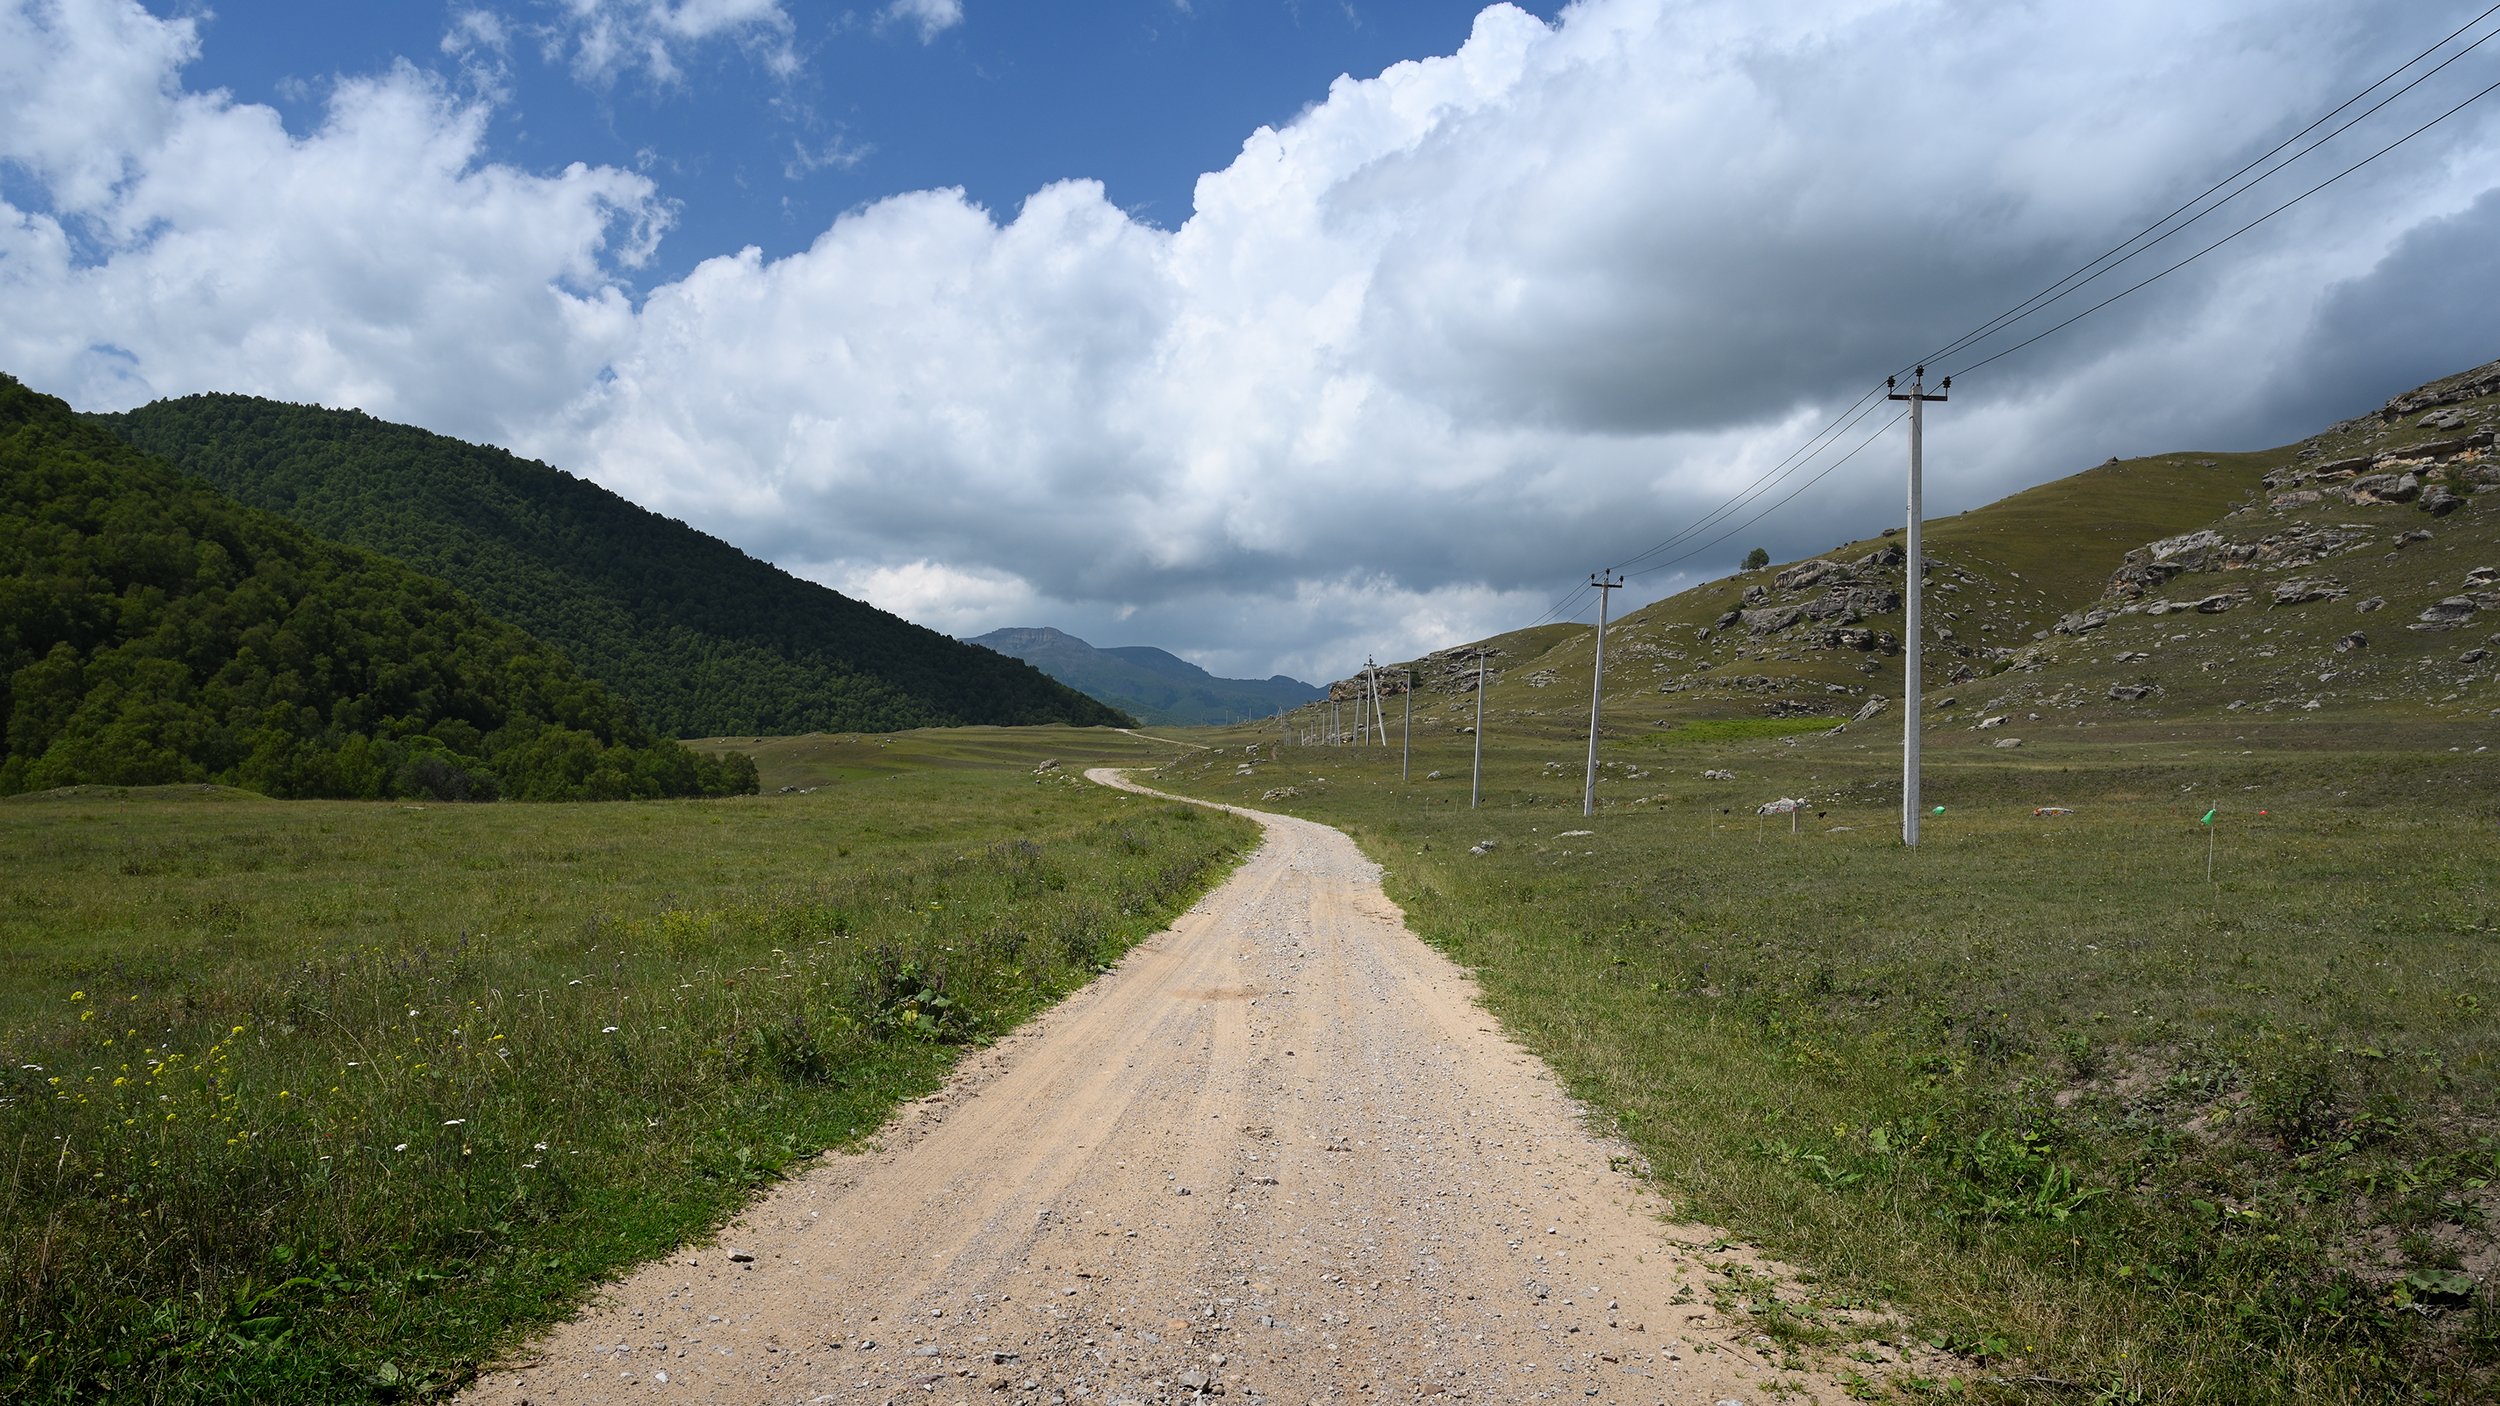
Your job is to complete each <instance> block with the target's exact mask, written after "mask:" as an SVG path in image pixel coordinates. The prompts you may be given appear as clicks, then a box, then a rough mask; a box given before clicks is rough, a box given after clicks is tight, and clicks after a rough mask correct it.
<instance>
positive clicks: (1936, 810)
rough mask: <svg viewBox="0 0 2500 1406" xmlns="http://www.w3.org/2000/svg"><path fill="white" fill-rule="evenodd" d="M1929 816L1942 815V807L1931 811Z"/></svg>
mask: <svg viewBox="0 0 2500 1406" xmlns="http://www.w3.org/2000/svg"><path fill="white" fill-rule="evenodd" d="M1930 814H1934V815H1942V814H1944V807H1943V806H1938V807H1936V808H1935V810H1933V811H1932V812H1930Z"/></svg>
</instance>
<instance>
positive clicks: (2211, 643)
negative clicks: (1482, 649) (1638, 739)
mask: <svg viewBox="0 0 2500 1406" xmlns="http://www.w3.org/2000/svg"><path fill="white" fill-rule="evenodd" d="M2495 428H2500V362H2495V363H2493V364H2491V365H2488V366H2484V367H2479V368H2477V369H2475V370H2473V371H2469V372H2466V373H2464V374H2462V375H2458V376H2453V377H2450V378H2448V379H2446V380H2442V381H2438V382H2434V383H2432V384H2431V385H2428V386H2424V387H2422V388H2421V389H2419V390H2416V391H2412V392H2408V393H2407V394H2405V395H2401V396H2398V397H2396V398H2394V399H2392V400H2390V401H2388V402H2387V403H2386V404H2385V405H2384V406H2383V407H2381V408H2380V409H2379V410H2377V411H2376V412H2373V413H2371V414H2367V415H2363V416H2360V417H2357V418H2355V419H2352V420H2347V421H2345V422H2343V423H2341V424H2337V425H2334V426H2332V427H2331V428H2329V429H2327V430H2326V431H2325V432H2324V433H2322V434H2319V435H2317V436H2315V437H2313V438H2311V439H2308V440H2305V441H2302V442H2300V443H2297V444H2292V445H2286V446H2284V447H2282V448H2279V449H2273V450H2262V451H2255V452H2246V453H2181V454H2165V455H2158V456H2153V457H2149V458H2144V459H2134V460H2124V461H2121V460H2112V461H2110V462H2108V463H2105V464H2102V465H2099V466H2097V467H2094V468H2091V469H2087V470H2085V471H2083V472H2081V473H2078V474H2075V475H2072V476H2070V477H2067V478H2063V479H2059V480H2056V481H2054V482H2051V483H2046V484H2043V485H2041V486H2039V487H2037V488H2033V489H2029V490H2027V491H2025V492H2022V493H2018V494H2015V495H2013V496H2011V497H2008V498H2005V499H2002V500H2000V501H1998V502H1995V503H1992V504H1989V505H1988V506H1986V507H1983V508H1976V509H1973V510H1971V511H1969V512H1966V513H1963V514H1960V515H1958V516H1955V517H1951V518H1944V519H1939V520H1936V521H1933V522H1930V523H1929V524H1928V525H1927V534H1926V536H1927V542H1926V548H1927V562H1926V571H1925V575H1924V578H1923V580H1924V582H1925V607H1926V620H1925V624H1926V630H1927V638H1926V640H1925V641H1924V644H1923V649H1924V657H1923V664H1924V672H1925V678H1926V680H1927V686H1928V693H1927V697H1926V700H1925V703H1926V706H1927V708H1928V709H1929V710H1930V712H1931V713H1932V714H1934V715H1936V716H1937V718H1938V720H1939V721H1941V722H1947V723H1951V722H1960V723H1962V724H1964V725H1967V726H1970V727H1973V728H1979V727H1981V726H1982V725H1983V724H1986V725H1987V726H1989V727H1990V728H2001V727H2004V726H2006V725H2007V723H2008V722H2016V723H2024V724H2028V725H2030V726H2033V727H2037V726H2040V725H2043V724H2058V725H2068V724H2080V725H2090V724H2093V723H2096V722H2099V721H2104V720H2112V719H2128V718H2133V719H2147V718H2154V717H2164V716H2177V715H2185V714H2206V715H2212V716H2228V715H2230V714H2233V713H2236V712H2243V711H2254V712H2258V713H2268V712H2273V713H2282V712H2300V713H2311V714H2315V713H2325V714H2329V715H2333V714H2337V713H2342V714H2349V715H2354V716H2366V715H2371V714H2376V713H2382V712H2384V713H2391V714H2401V715H2404V716H2407V717H2420V716H2445V717H2452V718H2453V717H2460V716H2482V715H2486V714H2488V713H2490V712H2491V711H2492V710H2494V709H2495V708H2500V687H2495V666H2496V665H2500V635H2495V634H2494V632H2495V631H2500V495H2493V494H2492V490H2493V489H2494V488H2500V456H2495V455H2494V454H2493V431H2494V429H2495ZM1898 531H1899V529H1897V528H1886V529H1883V530H1882V531H1880V532H1877V533H1876V534H1875V535H1873V536H1871V537H1867V538H1864V539H1861V540H1858V541H1855V542H1846V543H1841V544H1838V545H1836V546H1835V547H1834V548H1833V549H1832V550H1830V551H1828V552H1825V553H1823V554H1821V555H1819V556H1816V557H1812V558H1809V559H1806V560H1803V561H1797V562H1790V563H1786V564H1782V565H1776V566H1771V567H1766V568H1763V569H1761V570H1758V571H1751V572H1744V573H1740V574H1738V575H1735V576H1731V577H1726V578H1722V579H1720V580H1717V581H1713V582H1710V583H1707V584H1705V585H1702V586H1698V587H1695V588H1693V589H1691V590H1688V591H1685V592H1683V593H1682V594H1680V595H1677V596H1674V597H1671V598H1669V599H1667V600H1664V601H1660V602H1658V603H1656V604H1655V605H1652V606H1649V607H1647V608H1646V609H1643V610H1640V611H1637V612H1633V613H1631V614H1629V615H1627V616H1625V617H1623V618H1622V619H1620V620H1619V621H1617V622H1615V624H1614V625H1612V626H1611V627H1610V628H1609V630H1608V632H1607V639H1606V660H1607V663H1606V693H1607V710H1608V716H1609V717H1610V719H1615V720H1616V721H1615V722H1614V723H1613V724H1612V725H1613V726H1616V727H1622V728H1629V729H1650V728H1656V727H1659V726H1669V725H1674V724H1676V723H1678V722H1682V721H1688V720H1693V719H1707V718H1731V717H1782V716H1787V717H1797V718H1807V717H1817V718H1831V719H1833V720H1834V721H1835V722H1836V723H1837V722H1840V721H1842V720H1859V721H1863V720H1865V719H1869V718H1872V717H1874V716H1876V715H1879V714H1881V713H1883V712H1885V711H1887V710H1889V709H1891V708H1894V707H1897V706H1898V704H1899V692H1900V686H1901V664H1902V660H1901V652H1902V650H1903V648H1904V641H1903V639H1902V630H1903V619H1902V592H1903V591H1904V589H1905V588H1906V585H1907V575H1906V570H1907V562H1906V560H1905V553H1904V552H1903V550H1902V547H1901V543H1900V540H1899V537H1898V535H1897V534H1898ZM1592 635H1593V632H1592V631H1591V630H1590V629H1589V628H1588V627H1587V626H1585V625H1580V626H1549V627H1545V629H1544V630H1543V631H1523V632H1519V633H1517V634H1514V635H1510V636H1504V637H1501V640H1500V641H1499V642H1501V643H1504V644H1506V645H1507V646H1508V648H1507V649H1506V651H1505V657H1503V658H1500V659H1498V660H1497V661H1496V665H1495V668H1496V676H1495V677H1496V682H1495V684H1494V687H1493V694H1492V696H1493V705H1492V706H1493V708H1494V710H1495V711H1496V712H1497V713H1498V714H1500V715H1502V716H1503V717H1504V718H1505V719H1506V720H1507V721H1509V722H1510V723H1511V724H1512V725H1520V724H1524V725H1527V726H1529V727H1530V728H1532V729H1550V730H1553V731H1555V732H1558V733H1559V732H1566V731H1573V730H1576V729H1578V728H1579V727H1582V726H1585V723H1584V719H1585V718H1586V716H1587V708H1588V699H1587V696H1586V695H1587V690H1588V679H1589V673H1590V664H1591V659H1590V653H1591V640H1592ZM1487 643H1495V642H1494V641H1488V642H1487ZM1522 644H1529V645H1532V646H1533V648H1532V650H1530V651H1526V652H1523V651H1522V650H1520V648H1519V646H1520V645H1522ZM1475 647H1476V646H1474V645H1465V646H1459V647H1457V648H1454V649H1451V650H1445V651H1442V652H1440V653H1438V654H1435V655H1432V656H1429V657H1428V658H1426V659H1425V660H1422V661H1418V667H1419V670H1420V676H1421V678H1422V679H1423V680H1424V684H1425V687H1426V689H1427V691H1428V692H1429V691H1440V692H1445V693H1447V694H1449V695H1450V697H1449V699H1448V701H1447V702H1446V703H1445V704H1442V705H1439V706H1437V707H1430V708H1428V709H1427V713H1428V716H1426V714H1419V722H1420V724H1421V725H1426V726H1446V727H1458V726H1463V725H1464V724H1465V723H1466V722H1467V721H1469V720H1470V717H1469V710H1470V709H1471V708H1472V706H1473V699H1472V696H1471V694H1470V693H1469V690H1470V689H1471V688H1472V684H1473V676H1472V673H1469V672H1467V669H1468V667H1469V666H1468V665H1467V663H1466V661H1467V659H1468V658H1469V657H1470V651H1471V650H1473V649H1474V648H1475ZM1462 673H1465V674H1466V677H1465V678H1463V679H1462V678H1460V677H1459V675H1460V674H1462ZM1990 719H1997V720H1998V721H1996V722H1993V723H1991V722H1989V720H1990Z"/></svg>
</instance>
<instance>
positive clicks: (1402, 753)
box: [1398, 668, 1415, 784]
mask: <svg viewBox="0 0 2500 1406" xmlns="http://www.w3.org/2000/svg"><path fill="white" fill-rule="evenodd" d="M1398 672H1399V673H1401V674H1404V675H1405V676H1406V727H1405V728H1404V729H1403V730H1402V731H1400V732H1399V733H1398V781H1399V783H1400V784H1404V783H1405V782H1406V781H1407V780H1408V779H1409V778H1411V777H1412V776H1413V775H1414V773H1415V671H1414V670H1413V669H1411V668H1407V669H1400V670H1398Z"/></svg>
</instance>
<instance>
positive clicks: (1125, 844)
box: [0, 729, 1254, 1402]
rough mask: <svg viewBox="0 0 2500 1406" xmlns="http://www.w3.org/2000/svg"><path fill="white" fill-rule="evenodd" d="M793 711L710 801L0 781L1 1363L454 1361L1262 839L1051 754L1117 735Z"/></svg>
mask: <svg viewBox="0 0 2500 1406" xmlns="http://www.w3.org/2000/svg"><path fill="white" fill-rule="evenodd" d="M812 745H814V744H812V743H811V741H810V740H809V739H787V740H782V741H778V742H776V743H774V744H771V745H769V746H767V747H764V748H760V749H758V750H760V751H762V752H763V753H765V775H766V778H767V786H768V794H766V795H764V796H759V797H752V798H742V799H737V800H726V801H706V802H673V803H651V804H627V803H616V804H603V805H578V806H555V805H547V806H532V805H514V804H502V805H491V806H471V807H462V806H415V805H399V804H356V803H327V802H276V801H269V800H264V799H261V798H258V797H253V796H248V795H244V794H242V793H237V792H228V791H217V790H209V789H200V788H166V789H161V790H151V791H112V790H89V791H83V792H78V793H71V794H54V795H49V796H37V797H24V798H19V799H16V800H13V801H9V802H6V803H0V847H4V848H5V852H6V853H7V854H8V855H9V856H10V862H9V864H8V866H7V869H6V872H5V874H4V875H0V1158H5V1159H6V1166H7V1180H6V1184H5V1187H6V1189H5V1192H0V1399H6V1400H10V1401H81V1402H84V1401H94V1400H107V1399H112V1400H136V1401H158V1400H163V1401H254V1402H259V1401H288V1400H293V1401H308V1402H334V1401H348V1400H391V1399H399V1398H404V1397H412V1396H427V1395H432V1394H436V1393H439V1392H440V1391H442V1390H443V1389H445V1388H447V1387H449V1386H451V1385H453V1384H456V1383H457V1382H459V1381H460V1380H462V1379H464V1378H465V1376H466V1375H467V1374H468V1373H469V1372H470V1371H471V1370H473V1369H474V1368H475V1367H476V1366H477V1365H478V1364H479V1363H481V1362H483V1361H485V1360H488V1359H489V1358H490V1357H491V1356H492V1355H493V1354H494V1353H496V1352H497V1351H499V1350H502V1349H505V1348H508V1347H509V1346H511V1345H512V1344H514V1343H515V1342H516V1341H517V1340H518V1339H519V1338H520V1337H521V1336H523V1335H525V1334H527V1333H528V1332H529V1331H530V1330H532V1329H533V1328H535V1327H537V1326H539V1325H542V1324H544V1323H547V1322H549V1321H550V1320H552V1319H554V1318H556V1317H559V1316H561V1315H562V1314H563V1313H564V1312H565V1311H567V1309H568V1308H569V1307H570V1306H571V1305H572V1304H574V1303H576V1302H578V1301H579V1299H580V1297H581V1295H582V1294H583V1293H584V1292H585V1291H586V1289H587V1288H588V1287H589V1286H590V1285H592V1284H594V1283H595V1282H597V1281H598V1280H599V1279H600V1278H602V1277H603V1276H606V1275H609V1274H612V1273H614V1272H616V1271H618V1270H621V1269H623V1268H625V1267H627V1266H629V1265H631V1264H633V1263H636V1262H638V1261H640V1260H642V1259H645V1258H648V1257H650V1256H652V1255H656V1254H660V1253H664V1252H665V1251H667V1250H668V1249H670V1248H671V1247H673V1246H675V1245H677V1244H679V1243H682V1242H683V1241H685V1240H686V1239H688V1238H689V1237H695V1236H700V1235H701V1234H703V1233H704V1232H705V1231H706V1229H707V1228H708V1227H711V1226H714V1225H716V1224H718V1223H719V1222H720V1221H721V1220H722V1219H723V1218H724V1217H725V1216H727V1215H728V1214H729V1213H731V1212H732V1211H734V1210H735V1209H736V1208H737V1206H739V1205H740V1204H741V1203H742V1202H743V1201H744V1200H745V1199H746V1198H747V1197H748V1196H750V1195H752V1194H753V1192H754V1191H755V1190H756V1189H757V1188H758V1187H760V1186H763V1185H765V1184H767V1183H769V1182H770V1181H772V1180H773V1179H774V1178H775V1177H776V1176H777V1175H779V1174H780V1173H781V1172H782V1171H783V1170H784V1169H785V1168H788V1167H790V1166H792V1165H793V1164H794V1163H796V1162H798V1161H799V1160H801V1159H804V1158H807V1157H810V1156H812V1155H814V1154H816V1153H818V1152H819V1151H821V1150H823V1149H826V1148H828V1147H834V1146H839V1145H842V1144H844V1143H846V1142H848V1141H851V1140H852V1139H854V1138H856V1137H858V1136H861V1135H864V1134H866V1133H867V1132H869V1131H871V1130H872V1129H874V1128H875V1127H876V1126H877V1124H878V1123H879V1122H880V1121H881V1120H882V1119H883V1117H884V1116H885V1114H886V1113H887V1112H888V1111H889V1110H890V1109H891V1108H892V1107H893V1106H894V1105H895V1104H896V1103H897V1102H898V1101H899V1100H902V1099H906V1098H909V1097H913V1096H916V1095H917V1094H920V1093H923V1092H925V1091H927V1090H928V1089H930V1088H931V1087H933V1086H934V1085H935V1083H936V1081H937V1080H938V1079H939V1078H940V1077H942V1076H943V1074H944V1073H945V1071H946V1069H947V1067H948V1066H949V1065H950V1064H951V1062H952V1061H953V1059H954V1057H955V1054H956V1053H957V1052H958V1051H959V1050H960V1049H961V1048H962V1047H963V1046H965V1045H966V1044H969V1043H975V1042H979V1041H983V1040H987V1039H989V1038H991V1037H993V1036H994V1035H996V1034H998V1033H999V1032H1001V1031H1004V1030H1005V1029H1007V1028H1009V1027H1011V1026H1013V1025H1014V1024H1016V1023H1017V1022H1019V1021H1020V1020H1022V1019H1023V1018H1025V1017H1026V1016H1028V1015H1030V1014H1031V1013H1033V1012H1035V1011H1037V1010H1039V1009H1041V1008H1042V1007H1043V1006H1045V1005H1047V1004H1049V1003H1050V1002H1052V1001H1054V1000H1055V999H1057V998H1058V997H1059V996H1061V995H1063V994H1064V993H1066V992H1067V991H1069V990H1071V989H1073V988H1075V987H1076V986H1077V985H1080V984H1081V983H1083V982H1084V981H1085V980H1087V979H1089V978H1090V977H1091V976H1092V975H1093V974H1094V973H1095V972H1096V971H1098V970H1100V969H1101V968H1102V966H1103V965H1104V964H1106V963H1108V962H1110V961H1112V960H1114V959H1115V958H1117V957H1118V956H1119V954H1120V953H1121V952H1123V951H1125V950H1126V948H1127V947H1128V946H1129V945H1130V944H1132V943H1134V942H1135V941H1137V940H1138V939H1140V938H1142V937H1144V936H1146V935H1148V934H1151V933H1152V932H1154V931H1156V930H1157V929H1158V928H1159V927H1160V926H1161V925H1162V924H1163V923H1164V922H1165V921H1166V920H1167V919H1168V918H1169V917H1170V916H1171V915H1172V914H1174V913H1175V912H1177V911H1179V910H1180V909H1181V908H1183V907H1185V906H1186V905H1187V904H1188V903H1189V902H1190V901H1191V900H1192V899H1194V898H1195V897H1196V895H1198V894H1199V893H1201V892H1203V891H1204V890H1205V889H1206V888H1207V887H1208V886H1209V885H1210V884H1211V883H1212V882H1214V881H1215V880H1216V879H1217V878H1218V877H1220V875H1221V874H1222V873H1223V872H1225V871H1226V870H1227V869H1228V868H1229V866H1230V864H1231V863H1232V862H1233V861H1234V859H1235V858H1236V857H1237V856H1238V855H1239V854H1240V853H1241V852H1243V850H1244V848H1245V846H1246V844H1247V842H1248V841H1249V840H1250V838H1251V837H1252V835H1253V833H1254V832H1253V831H1252V829H1251V827H1250V826H1248V825H1247V824H1246V823H1244V822H1240V821H1236V820H1232V819H1229V818H1226V817H1222V816H1217V815H1213V814H1210V813H1207V812H1203V811H1200V810H1198V809H1196V808H1193V807H1182V806H1175V805H1171V804H1166V803H1156V802H1151V801H1146V800H1141V799H1138V798H1134V797H1127V796H1122V795H1117V794H1114V793H1111V792H1108V791H1105V790H1103V789H1101V788H1098V787H1094V786H1091V785H1088V784H1086V783H1084V782H1083V781H1081V780H1080V779H1078V778H1077V777H1076V776H1074V775H1072V774H1071V773H1072V772H1074V771H1075V770H1076V769H1077V767H1078V766H1079V765H1080V764H1081V763H1083V762H1085V761H1089V760H1129V761H1137V760H1142V759H1149V758H1151V759H1157V760H1159V759H1161V758H1163V757H1165V756H1168V755H1170V754H1171V752H1172V751H1173V749H1172V748H1171V747H1170V746H1168V745H1165V744H1159V743H1153V742H1149V741H1145V740H1143V739H1138V738H1132V737H1127V736H1124V735H1121V734H1117V733H1105V732H1102V731H1100V730H1088V731H1085V732H1079V731H1076V730H1073V729H1033V730H1027V731H1022V732H1018V733H999V732H996V731H988V730H978V729H974V730H965V731H963V732H955V733H922V734H904V735H901V736H899V737H896V738H891V739H884V740H882V741H881V742H868V743H862V744H859V745H861V746H862V747H863V748H864V749H866V750H869V751H873V752H874V753H875V761H874V762H873V763H868V764H864V765H862V766H858V767H816V768H815V769H814V770H810V769H809V768H810V767H811V766H813V765H814V764H813V763H809V762H806V761H804V760H803V759H801V757H800V754H802V753H805V752H806V751H807V750H808V749H809V748H810V747H811V746H812ZM1045 757H1061V758H1066V759H1067V764H1066V766H1065V767H1063V768H1062V769H1060V770H1057V771H1054V772H1051V773H1048V774H1035V772H1034V770H1033V768H1034V766H1035V765H1036V763H1037V762H1038V761H1040V760H1041V759H1043V758H1045ZM782 786H799V787H805V788H808V789H807V791H806V793H805V794H777V792H778V788H779V787H782Z"/></svg>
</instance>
